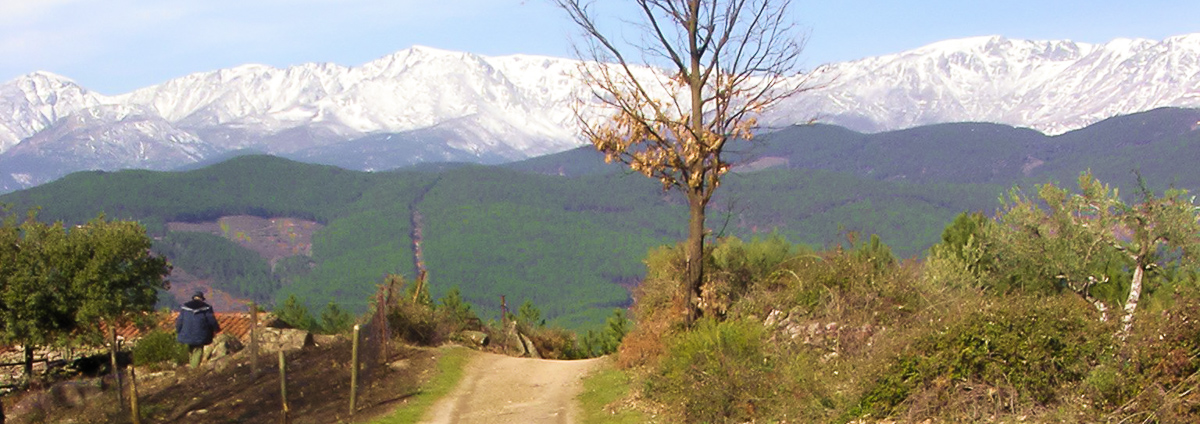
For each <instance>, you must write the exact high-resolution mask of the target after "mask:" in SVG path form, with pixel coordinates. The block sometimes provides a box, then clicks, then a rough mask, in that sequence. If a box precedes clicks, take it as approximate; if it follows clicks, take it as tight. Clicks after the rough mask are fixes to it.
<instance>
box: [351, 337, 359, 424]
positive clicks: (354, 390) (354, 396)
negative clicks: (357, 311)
mask: <svg viewBox="0 0 1200 424" xmlns="http://www.w3.org/2000/svg"><path fill="white" fill-rule="evenodd" d="M358 329H359V327H358V325H355V326H354V341H353V342H352V343H351V345H350V346H351V347H350V357H351V358H350V415H354V410H355V407H354V404H355V402H357V401H358Z"/></svg>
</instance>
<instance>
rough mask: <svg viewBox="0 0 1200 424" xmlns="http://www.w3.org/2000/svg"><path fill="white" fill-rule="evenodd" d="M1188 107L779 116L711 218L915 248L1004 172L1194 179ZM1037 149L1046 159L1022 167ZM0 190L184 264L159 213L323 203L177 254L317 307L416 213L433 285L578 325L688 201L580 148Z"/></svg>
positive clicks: (410, 270) (671, 238) (375, 268)
mask: <svg viewBox="0 0 1200 424" xmlns="http://www.w3.org/2000/svg"><path fill="white" fill-rule="evenodd" d="M1197 120H1200V112H1196V111H1194V110H1179V109H1164V110H1160V111H1153V112H1148V113H1146V114H1139V115H1132V116H1129V117H1123V118H1114V119H1113V120H1108V121H1105V122H1102V123H1100V124H1097V126H1096V127H1098V128H1100V129H1095V128H1088V129H1084V130H1079V131H1076V132H1072V133H1067V134H1064V135H1061V136H1057V137H1044V136H1041V135H1040V134H1037V133H1033V132H1031V131H1029V130H1022V129H1015V128H1010V127H1004V126H999V125H991V124H951V125H939V126H932V127H924V128H917V129H912V130H906V131H899V132H894V133H883V134H860V133H855V132H852V131H848V130H845V129H841V128H837V127H828V126H820V125H817V126H808V127H796V128H791V129H787V130H784V131H781V132H778V133H774V134H767V135H763V136H760V137H759V138H758V140H757V141H758V144H755V145H752V146H751V145H747V144H743V145H739V146H735V152H734V153H736V154H739V155H741V156H740V157H739V158H738V163H739V164H740V165H741V166H737V167H735V168H734V172H733V173H731V174H730V175H729V176H728V177H727V179H726V180H725V182H724V184H723V185H722V187H721V190H719V191H718V194H717V197H716V198H714V200H713V202H712V204H711V206H710V216H709V222H708V224H709V227H710V228H711V229H712V230H713V235H714V236H722V235H737V236H740V237H743V238H746V239H748V238H753V237H755V236H756V235H763V234H768V233H778V234H780V235H783V236H784V237H786V238H787V239H788V240H790V241H791V242H794V243H804V244H808V245H813V246H831V245H834V244H838V243H845V242H846V240H847V238H848V237H847V236H848V235H849V234H850V233H854V234H857V235H859V236H860V239H863V238H865V237H868V236H869V235H870V234H879V235H880V236H881V237H882V239H883V240H884V241H885V242H886V243H887V244H888V245H890V246H891V247H892V248H893V250H894V251H895V252H896V254H897V255H899V256H902V257H911V256H916V255H919V254H921V253H922V252H923V251H924V250H925V249H926V248H927V247H928V246H930V245H931V244H933V243H935V242H936V241H938V236H939V234H940V233H941V230H942V229H943V227H944V226H945V224H946V223H947V222H949V221H950V220H951V219H952V218H953V217H954V216H955V215H956V214H958V213H959V212H962V211H964V210H979V211H985V212H990V211H992V210H994V209H995V208H996V207H997V206H998V205H999V203H998V200H997V199H998V197H999V196H1000V194H1001V193H1003V192H1004V190H1006V189H1008V188H1009V187H1012V186H1013V185H1014V184H1020V185H1025V186H1028V185H1030V184H1033V183H1038V182H1044V181H1055V180H1058V181H1068V180H1073V179H1074V177H1075V176H1076V175H1078V173H1079V172H1080V171H1082V170H1084V169H1088V168H1090V169H1092V170H1093V171H1094V172H1095V173H1096V174H1097V175H1098V176H1100V177H1101V178H1104V180H1105V181H1106V182H1113V183H1114V184H1116V185H1119V186H1122V187H1126V189H1124V190H1123V193H1132V192H1133V191H1132V190H1129V188H1132V187H1134V186H1135V183H1136V181H1135V178H1134V177H1133V175H1132V173H1131V170H1132V169H1135V168H1136V169H1139V170H1140V172H1141V173H1142V175H1144V176H1145V177H1146V180H1147V181H1148V182H1149V183H1150V184H1151V186H1152V187H1156V188H1158V187H1164V186H1166V185H1169V184H1175V185H1177V186H1182V187H1195V186H1197V185H1200V172H1197V170H1196V169H1195V167H1194V166H1193V165H1191V164H1190V163H1189V161H1192V160H1194V158H1195V157H1200V152H1197V149H1198V147H1197V146H1200V140H1197V139H1198V138H1200V136H1198V135H1197V134H1200V133H1198V132H1196V131H1192V129H1191V127H1192V126H1193V125H1195V123H1196V122H1197ZM1031 157H1032V158H1036V159H1037V161H1040V162H1041V163H1040V164H1037V165H1036V166H1032V167H1031V166H1029V163H1031V161H1032V159H1029V158H1031ZM0 202H3V203H8V204H12V205H14V207H15V208H16V210H23V209H26V208H29V207H33V206H40V207H41V208H42V212H41V215H40V216H41V217H42V218H43V219H51V220H64V221H66V222H68V223H81V222H84V221H86V220H88V219H90V218H93V217H95V216H96V214H97V213H100V212H103V213H105V214H107V215H108V216H109V217H111V218H129V219H138V220H141V221H142V222H143V223H145V224H146V225H147V226H148V228H149V229H150V231H151V234H153V235H156V236H158V237H164V236H166V238H165V239H164V240H168V241H171V246H173V247H172V248H173V249H176V250H177V251H180V252H185V251H186V252H209V253H195V254H196V255H205V257H206V258H205V259H196V260H194V261H192V262H193V263H194V264H192V265H191V267H198V266H201V265H197V264H200V263H217V262H221V261H222V259H221V255H223V254H227V252H226V253H220V252H215V251H214V249H213V247H212V246H216V244H215V243H213V241H211V240H209V241H203V240H199V239H198V238H196V240H192V241H188V240H191V239H189V238H187V237H181V236H179V235H175V234H167V232H166V227H165V225H164V223H166V222H171V221H185V222H202V221H212V220H215V219H216V218H218V217H221V216H228V215H243V214H244V215H254V216H260V217H266V218H269V217H294V218H302V219H309V220H313V221H317V222H319V223H321V224H323V225H325V227H324V228H323V229H322V230H320V231H319V232H317V233H316V234H315V235H314V236H313V256H312V258H311V262H310V260H309V259H305V258H303V257H301V258H294V259H289V260H286V261H283V262H281V265H280V266H277V269H276V270H275V271H274V272H273V273H264V272H263V271H262V270H263V269H264V268H263V266H265V264H260V265H252V264H249V263H244V264H241V265H238V266H237V267H236V269H238V270H242V271H240V272H241V273H242V274H246V275H241V276H240V279H239V276H234V275H231V273H232V274H237V273H238V272H233V271H230V269H234V268H230V267H228V266H227V267H226V268H223V269H207V270H193V269H190V268H189V269H188V271H189V272H190V273H193V274H198V275H206V276H222V275H224V276H225V277H222V278H226V279H232V280H236V281H224V282H221V284H223V285H222V287H228V288H231V289H232V291H233V292H235V293H242V294H246V295H250V296H253V297H258V298H263V299H272V298H273V299H275V300H276V301H278V300H280V299H283V298H286V296H288V295H292V294H295V295H297V296H298V297H299V298H301V299H303V300H304V301H305V302H306V303H307V304H308V305H309V307H310V308H313V309H314V310H315V309H316V308H319V307H322V306H324V305H325V304H326V303H327V302H329V301H330V300H334V301H336V302H338V303H340V304H342V305H343V306H345V307H346V308H348V309H349V310H351V311H362V310H365V308H366V306H367V297H368V296H369V294H370V293H372V292H373V291H374V290H375V287H376V284H379V283H380V282H381V281H382V277H383V276H384V275H385V274H387V273H399V274H402V275H404V276H405V277H406V278H407V279H409V280H411V279H412V278H413V277H414V276H415V274H416V264H415V258H414V253H413V238H412V237H413V234H414V227H413V223H414V222H419V223H420V225H421V231H420V233H421V234H422V236H423V240H422V247H423V252H424V259H425V264H426V266H427V269H428V271H429V282H430V284H431V287H430V288H431V291H432V294H433V295H434V296H435V297H438V296H441V295H442V294H443V293H445V292H446V291H447V290H449V289H450V288H452V287H459V288H460V289H461V290H462V293H463V295H464V297H465V298H466V299H467V300H468V301H470V302H471V303H473V304H475V305H476V310H477V311H479V312H480V313H481V315H482V316H484V317H498V316H499V297H500V296H501V295H505V296H507V298H508V302H509V304H510V305H519V304H520V303H522V302H523V301H525V300H531V301H533V302H534V304H535V305H537V306H538V307H539V308H540V309H541V310H542V311H543V312H544V313H545V315H546V316H547V317H548V318H550V320H551V321H552V322H555V323H558V324H562V325H564V326H567V327H568V328H573V329H584V328H591V327H594V326H598V325H600V324H601V323H602V322H603V318H604V317H605V316H606V315H607V314H608V313H609V312H610V311H611V308H613V307H618V306H624V305H627V304H628V303H629V301H630V297H629V289H630V288H631V287H633V286H634V285H636V283H637V282H638V281H639V280H640V279H641V277H642V276H643V275H644V272H645V270H644V269H645V268H644V265H643V264H642V260H643V258H644V257H645V255H646V252H647V251H648V250H649V249H650V248H652V247H655V246H659V245H663V244H671V243H675V242H677V241H679V240H681V239H683V237H684V228H683V223H684V220H685V217H686V208H685V207H684V206H683V202H682V198H681V196H680V195H678V194H677V193H664V192H662V191H661V187H660V185H659V184H658V183H656V182H654V181H651V180H649V179H647V178H645V177H642V176H641V175H639V174H631V173H629V172H627V171H625V170H624V169H623V168H621V167H619V166H616V165H606V164H604V163H603V161H602V160H600V157H599V154H597V153H595V152H594V151H593V150H591V149H590V148H580V149H576V150H572V151H569V152H563V153H560V154H557V155H550V156H546V157H542V158H536V159H532V160H529V161H524V162H518V163H513V164H507V165H504V166H479V165H465V164H450V165H437V164H426V165H422V166H418V167H413V168H409V169H402V170H397V171H393V172H376V173H367V172H355V171H347V170H343V169H340V168H335V167H330V166H321V165H310V164H302V163H297V162H292V161H289V160H285V159H280V158H274V157H269V156H240V157H235V158H233V159H230V160H228V161H226V162H222V163H220V164H216V165H213V166H209V167H206V168H202V169H196V170H189V171H184V172H151V171H121V172H82V173H77V174H73V175H70V176H68V177H66V178H63V179H61V180H59V181H55V182H53V183H49V184H46V185H43V186H39V187H35V188H32V189H29V190H24V191H21V192H16V193H10V194H8V195H4V196H0ZM414 213H416V214H417V215H419V217H420V219H414ZM197 240H199V241H197ZM191 244H195V246H190V245H191ZM200 245H204V246H207V247H204V246H200ZM189 246H190V247H189ZM241 256H248V255H241ZM251 259H257V258H251ZM176 262H177V263H178V264H180V265H182V264H183V263H184V262H187V261H186V260H176ZM226 262H228V261H226ZM242 262H245V261H242ZM209 267H210V268H213V267H214V266H209ZM268 269H269V268H268ZM264 275H269V277H264ZM263 278H269V281H258V280H255V279H259V280H261V279H263ZM251 280H253V281H251ZM264 290H265V291H269V292H270V293H266V292H264Z"/></svg>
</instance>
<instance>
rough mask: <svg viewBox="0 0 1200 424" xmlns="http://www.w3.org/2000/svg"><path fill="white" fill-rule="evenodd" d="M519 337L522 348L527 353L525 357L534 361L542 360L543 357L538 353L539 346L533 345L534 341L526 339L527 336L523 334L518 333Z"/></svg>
mask: <svg viewBox="0 0 1200 424" xmlns="http://www.w3.org/2000/svg"><path fill="white" fill-rule="evenodd" d="M517 335H518V336H520V339H521V347H522V348H523V350H524V351H525V356H528V357H530V358H534V359H542V355H541V354H539V353H538V350H537V346H534V345H533V340H530V339H529V337H525V335H524V334H521V333H517Z"/></svg>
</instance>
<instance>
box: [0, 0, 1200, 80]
mask: <svg viewBox="0 0 1200 424" xmlns="http://www.w3.org/2000/svg"><path fill="white" fill-rule="evenodd" d="M599 1H600V2H601V3H603V4H605V5H606V6H607V5H615V4H619V3H618V2H619V1H626V0H599ZM621 9H622V7H620V6H615V7H613V10H615V11H617V12H620V11H621ZM792 11H793V13H794V14H795V19H796V20H797V21H798V22H799V23H800V24H801V25H802V26H803V27H804V28H805V29H806V31H807V33H808V35H809V38H808V44H807V48H806V50H805V54H804V57H803V62H804V65H805V66H806V67H808V68H812V67H815V66H817V65H820V64H823V63H828V62H836V61H844V60H853V59H858V58H862V57H867V56H875V55H880V54H887V53H895V52H899V51H903V50H907V49H912V48H916V47H920V46H922V45H925V44H929V43H932V42H935V41H939V40H945V39H951V38H963V37H972V36H981V35H1003V36H1006V37H1009V38H1021V39H1038V40H1046V39H1071V40H1075V41H1082V42H1090V43H1103V42H1107V41H1110V40H1112V39H1114V38H1149V39H1154V40H1160V39H1163V38H1166V37H1169V36H1172V35H1179V34H1186V33H1192V32H1200V19H1198V17H1200V1H1197V0H1142V1H1128V0H1123V1H1110V0H1092V1H1058V0H1039V1H1032V0H1029V1H1027V0H988V1H974V0H908V1H867V0H834V1H830V0H824V1H816V0H793V4H792ZM572 34H574V28H572V27H571V26H570V25H569V23H568V22H567V21H566V19H565V17H564V15H563V14H562V13H561V12H560V11H558V10H557V9H555V8H554V7H553V6H552V5H551V2H550V0H371V1H363V0H0V81H8V80H10V79H12V78H15V77H17V76H19V75H22V74H26V73H29V72H33V71H37V70H44V71H50V72H54V73H57V74H61V75H64V76H67V77H70V78H72V79H75V80H76V81H78V82H79V83H80V84H82V85H84V86H85V87H88V88H90V89H93V90H96V91H98V92H101V93H104V94H119V93H123V92H127V91H130V90H132V89H135V88H139V87H144V86H147V85H152V84H157V83H160V82H163V81H166V80H168V79H170V78H174V77H179V76H183V75H186V74H189V73H192V72H200V71H208V70H213V69H219V68H226V67H232V66H237V65H240V64H245V63H263V64H268V65H272V66H278V67H284V66H288V65H293V64H298V63H304V62H334V63H339V64H343V65H359V64H362V63H364V62H368V61H370V60H373V59H376V58H378V57H381V56H384V55H387V54H389V53H392V52H395V51H397V50H400V49H403V48H406V47H410V46H412V45H417V44H419V45H425V46H431V47H437V48H442V49H448V50H460V51H469V52H473V53H479V54H484V55H504V54H515V53H527V54H540V55H550V56H564V57H566V56H570V38H571V35H572Z"/></svg>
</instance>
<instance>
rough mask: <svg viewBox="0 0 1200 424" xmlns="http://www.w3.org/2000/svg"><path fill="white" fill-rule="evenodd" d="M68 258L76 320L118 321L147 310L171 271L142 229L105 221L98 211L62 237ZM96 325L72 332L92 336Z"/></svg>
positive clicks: (119, 222)
mask: <svg viewBox="0 0 1200 424" xmlns="http://www.w3.org/2000/svg"><path fill="white" fill-rule="evenodd" d="M67 243H68V246H69V249H70V252H69V253H70V254H71V255H73V256H71V257H69V258H68V259H67V260H69V261H70V262H73V263H75V264H77V266H78V268H76V269H73V270H72V272H71V275H70V284H71V292H72V293H73V297H74V298H75V299H76V300H77V301H78V303H77V306H76V307H77V308H78V309H77V310H76V311H75V316H74V319H75V322H77V323H94V322H107V323H108V324H109V325H114V326H115V325H117V324H119V323H120V322H122V321H126V320H129V319H131V318H133V317H135V316H138V315H134V313H136V312H151V311H153V310H154V304H155V302H156V301H157V299H158V292H159V291H160V290H164V289H166V283H165V280H164V278H165V277H166V276H167V275H168V274H170V267H169V266H168V265H167V261H166V259H165V258H163V257H161V256H155V255H152V254H151V253H150V244H151V240H150V238H149V237H147V236H146V229H145V228H144V227H142V226H141V224H138V223H137V222H133V221H108V220H105V219H104V217H103V216H100V217H97V218H96V219H93V220H92V221H91V222H88V223H87V224H84V225H81V226H77V227H74V228H72V229H71V230H70V233H69V234H68V237H67ZM98 330H99V328H98V327H96V326H90V325H85V326H80V327H79V328H78V329H77V333H79V334H81V335H82V336H84V337H89V338H91V339H92V340H96V339H98V338H99V337H102V336H103V335H102V334H100V333H99V332H98Z"/></svg>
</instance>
